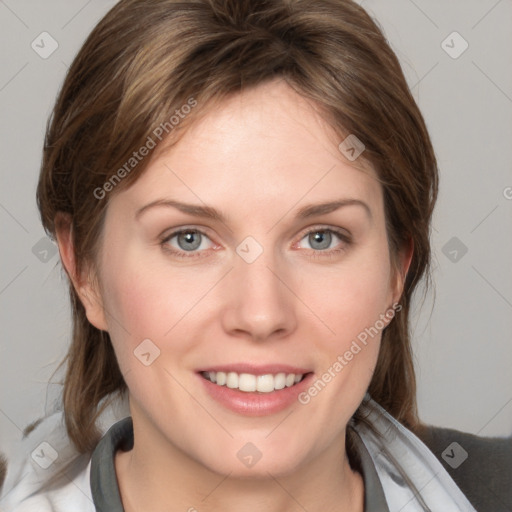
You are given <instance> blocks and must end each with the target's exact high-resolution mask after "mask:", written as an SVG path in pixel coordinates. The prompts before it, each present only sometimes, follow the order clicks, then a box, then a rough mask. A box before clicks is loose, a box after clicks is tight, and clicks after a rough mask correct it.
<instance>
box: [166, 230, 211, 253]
mask: <svg viewBox="0 0 512 512" xmlns="http://www.w3.org/2000/svg"><path fill="white" fill-rule="evenodd" d="M161 243H162V246H163V247H164V248H165V250H167V251H169V252H171V253H172V254H173V255H175V256H179V257H184V258H186V257H189V256H197V254H196V253H197V252H199V251H202V250H206V249H211V248H212V247H213V243H212V241H211V240H210V239H209V238H208V236H207V235H205V234H204V233H203V232H201V231H199V230H198V229H192V228H186V229H180V230H177V231H173V232H172V233H171V234H169V235H168V236H166V237H165V238H164V239H163V240H162V242H161ZM187 252H188V253H191V254H189V255H187V254H185V253H187Z"/></svg>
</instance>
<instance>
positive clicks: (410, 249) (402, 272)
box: [393, 237, 414, 303]
mask: <svg viewBox="0 0 512 512" xmlns="http://www.w3.org/2000/svg"><path fill="white" fill-rule="evenodd" d="M413 255H414V240H413V239H412V238H411V237H409V239H408V241H407V243H405V244H404V246H403V247H402V248H401V249H400V252H399V254H398V262H397V265H398V268H396V275H395V289H394V293H393V303H397V302H400V298H401V297H402V293H403V291H404V286H405V280H406V278H407V273H408V271H409V267H410V266H411V262H412V257H413Z"/></svg>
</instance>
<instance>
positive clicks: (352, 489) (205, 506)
mask: <svg viewBox="0 0 512 512" xmlns="http://www.w3.org/2000/svg"><path fill="white" fill-rule="evenodd" d="M135 440H136V441H135V443H134V447H133V449H132V450H131V451H129V452H118V453H117V454H116V458H115V467H116V473H117V479H118V482H119V489H120V493H121V497H122V500H123V507H124V510H125V512H135V511H137V512H145V511H152V512H160V511H162V512H163V511H168V510H170V508H171V509H172V510H182V511H183V512H213V511H220V510H222V511H223V512H235V511H236V512H246V511H247V512H249V511H250V512H260V511H261V512H274V511H275V512H278V511H279V512H288V511H290V512H291V511H296V510H307V511H308V512H320V511H322V512H342V511H347V512H348V511H350V512H363V508H364V485H363V479H362V477H361V475H360V474H359V473H357V472H355V471H354V470H352V468H351V467H350V464H349V461H348V457H347V455H346V451H345V439H344V436H343V439H342V441H341V442H340V441H339V440H337V442H336V445H335V446H331V447H330V448H329V449H327V450H325V451H324V453H321V454H319V455H318V456H317V457H315V458H314V459H310V460H308V461H306V462H304V464H302V465H301V466H300V467H297V468H295V469H294V470H293V471H290V472H288V473H286V474H279V475H273V474H271V473H270V472H267V473H266V476H260V477H259V478H247V477H245V478H243V477H234V476H233V475H232V474H227V475H221V474H219V473H216V472H214V471H211V470H209V469H208V468H206V467H205V466H204V465H202V464H200V463H199V462H197V461H195V460H192V459H191V458H190V457H188V456H187V454H185V453H184V452H183V451H181V450H179V449H178V448H177V447H175V446H169V445H168V443H167V446H166V447H165V449H162V446H161V445H159V446H156V444H157V443H155V445H153V446H152V443H151V442H145V441H146V439H145V438H144V436H141V437H138V436H137V435H135Z"/></svg>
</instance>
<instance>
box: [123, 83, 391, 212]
mask: <svg viewBox="0 0 512 512" xmlns="http://www.w3.org/2000/svg"><path fill="white" fill-rule="evenodd" d="M196 108H197V109H200V108H201V105H198V107H196ZM342 140H343V139H342V138H341V137H340V136H339V135H338V134H337V133H336V132H335V131H334V130H333V129H332V127H331V126H330V125H329V124H328V123H327V122H326V120H325V119H324V117H323V116H322V115H321V114H320V113H319V111H318V108H316V107H315V105H314V104H313V103H312V102H310V101H308V100H306V99H305V98H303V97H302V96H300V95H299V94H297V93H296V92H295V91H293V89H291V88H290V87H289V86H288V85H287V84H286V83H285V82H284V81H277V82H271V83H268V84H264V85H261V86H258V87H257V88H254V89H250V90H247V91H244V92H242V93H239V94H236V95H233V96H231V97H229V98H226V99H224V100H222V101H220V102H218V103H216V104H213V105H208V106H207V108H205V109H204V112H203V113H202V114H201V115H200V116H198V118H197V119H194V121H193V122H191V123H190V125H188V127H187V129H186V131H185V132H184V134H183V135H182V137H181V138H180V139H179V140H178V142H176V143H175V144H174V145H173V146H171V147H167V148H165V149H162V151H158V152H157V153H156V154H155V156H154V157H153V160H152V161H151V162H150V163H149V165H148V167H147V169H146V170H145V172H144V173H143V174H142V176H141V177H140V178H139V179H138V180H137V181H136V182H135V183H134V185H132V186H131V187H130V188H128V189H126V190H125V191H123V192H121V193H120V194H119V195H118V196H119V197H117V196H116V197H115V198H113V199H114V202H119V201H122V200H124V199H129V202H130V203H134V204H140V202H141V201H146V202H149V201H151V200H155V199H158V198H160V197H165V196H166V195H167V194H168V195H171V196H176V195H179V196H180V197H181V198H183V199H184V198H186V199H187V200H189V201H193V202H207V203H210V202H214V203H217V204H218V205H221V206H222V208H223V209H225V210H227V209H229V208H230V207H235V206H242V207H243V206H245V207H249V206H250V208H253V209H254V208H255V207H256V208H258V209H259V210H261V209H264V208H270V207H274V208H275V207H276V205H280V204H281V205H283V206H286V205H288V206H291V205H292V204H297V203H300V202H303V203H310V202H313V201H316V200H320V199H321V200H325V199H326V198H329V197H332V198H340V197H344V196H346V197H355V198H360V199H362V198H365V200H366V201H369V202H371V203H374V204H375V206H376V207H377V209H378V208H379V207H380V202H381V199H382V198H381V190H380V189H381V187H380V184H379V183H378V181H377V179H376V173H375V171H374V170H373V169H372V168H371V166H370V165H369V164H368V163H367V162H365V161H364V159H363V158H359V159H357V160H356V161H354V162H351V161H349V160H348V159H347V158H345V156H344V155H343V154H342V152H341V151H340V149H339V147H338V146H339V144H340V142H341V141H342ZM157 149H158V148H157Z"/></svg>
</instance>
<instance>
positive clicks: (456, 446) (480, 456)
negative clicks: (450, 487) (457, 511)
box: [415, 425, 512, 512]
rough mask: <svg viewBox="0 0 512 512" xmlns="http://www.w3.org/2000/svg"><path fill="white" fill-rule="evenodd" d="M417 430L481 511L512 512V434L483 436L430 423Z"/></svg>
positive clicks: (419, 435)
mask: <svg viewBox="0 0 512 512" xmlns="http://www.w3.org/2000/svg"><path fill="white" fill-rule="evenodd" d="M415 434H416V435H417V436H418V437H419V438H420V439H421V440H422V441H423V443H424V444H425V445H426V446H427V447H428V448H429V449H430V451H431V452H432V453H433V454H434V455H435V456H436V457H437V458H438V459H439V461H440V462H441V464H442V465H443V467H444V468H445V469H446V471H447V472H448V473H449V474H450V476H451V477H452V479H453V480H454V481H455V483H456V484H457V485H458V486H459V487H460V489H461V490H462V492H464V494H465V495H466V496H467V498H468V499H469V500H470V501H471V503H472V505H473V506H474V507H475V508H476V510H477V511H478V512H487V511H489V512H512V485H511V484H512V436H510V437H479V436H477V435H474V434H468V433H466V432H460V431H458V430H454V429H449V428H440V427H434V426H430V425H423V426H421V427H419V428H417V429H415Z"/></svg>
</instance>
